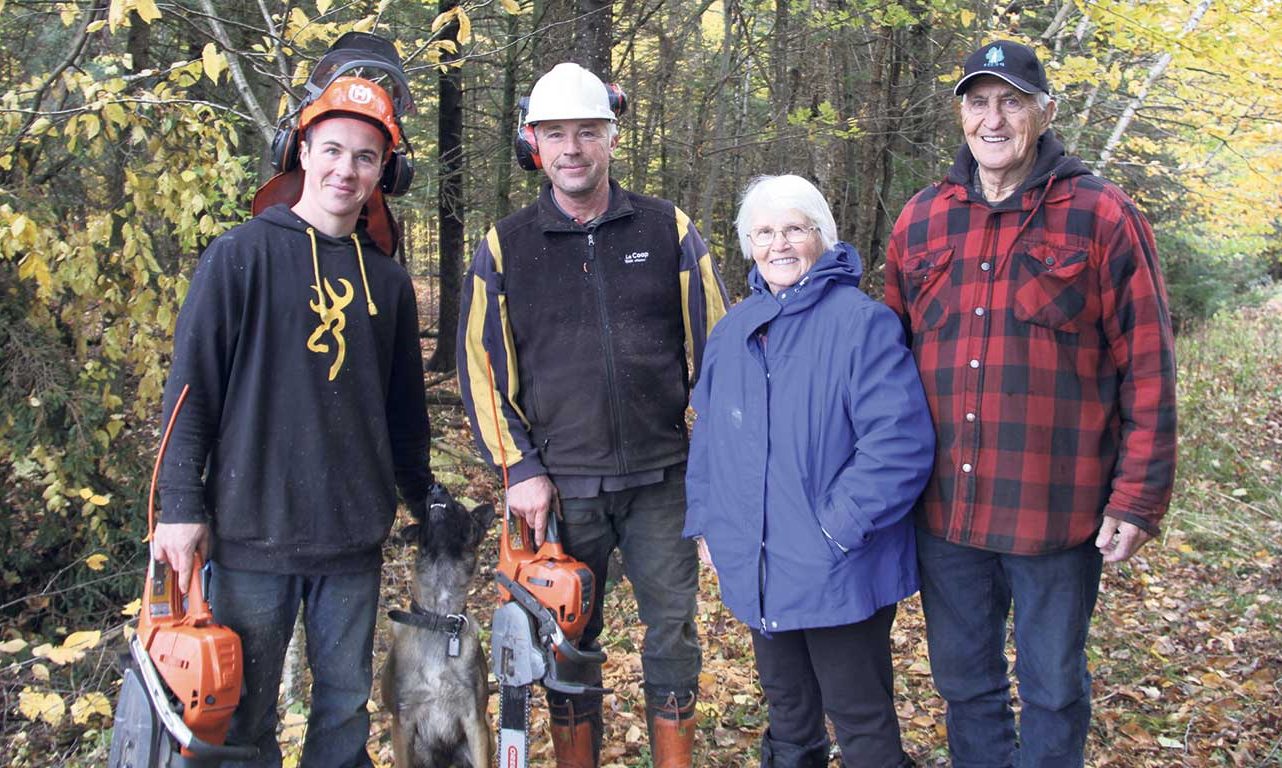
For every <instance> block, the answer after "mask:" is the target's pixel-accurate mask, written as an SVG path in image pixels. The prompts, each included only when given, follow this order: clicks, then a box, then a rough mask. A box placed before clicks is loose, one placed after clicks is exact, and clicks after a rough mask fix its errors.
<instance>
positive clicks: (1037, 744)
mask: <svg viewBox="0 0 1282 768" xmlns="http://www.w3.org/2000/svg"><path fill="white" fill-rule="evenodd" d="M917 555H918V563H919V566H920V571H921V604H922V612H923V613H924V614H925V617H926V641H927V645H928V647H929V649H930V667H931V672H932V674H933V676H934V679H935V687H936V688H937V689H938V690H939V694H940V696H942V697H943V698H944V700H945V701H946V702H948V715H947V722H948V747H949V750H950V751H951V752H952V756H953V766H954V768H1010V767H1011V766H1017V767H1018V768H1081V767H1082V765H1083V764H1084V760H1085V756H1084V752H1085V745H1086V734H1087V731H1088V729H1089V728H1090V721H1091V675H1090V672H1089V671H1088V670H1087V667H1086V634H1087V630H1088V628H1089V627H1090V622H1091V614H1092V613H1093V612H1094V610H1095V598H1096V596H1097V595H1098V594H1099V581H1100V568H1101V565H1102V559H1101V556H1100V553H1099V550H1098V549H1097V548H1096V547H1095V543H1094V541H1093V540H1090V541H1086V542H1085V543H1083V544H1081V545H1079V546H1077V547H1074V548H1073V549H1068V550H1064V551H1062V552H1054V553H1051V554H1046V555H1032V556H1029V555H1007V554H1001V553H998V552H987V551H984V550H981V549H975V548H973V547H965V546H960V545H957V544H951V543H949V542H947V541H945V540H944V539H941V538H938V537H936V536H931V535H929V534H927V533H925V532H923V531H920V530H919V531H918V532H917ZM1012 602H1013V603H1014V615H1015V621H1014V626H1015V676H1016V677H1017V678H1018V679H1019V700H1020V705H1021V710H1020V718H1019V735H1018V737H1017V736H1016V730H1015V716H1014V712H1013V710H1012V708H1011V694H1010V678H1009V676H1008V674H1007V669H1006V623H1007V617H1008V616H1009V615H1010V613H1011V604H1012Z"/></svg>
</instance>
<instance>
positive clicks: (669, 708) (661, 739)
mask: <svg viewBox="0 0 1282 768" xmlns="http://www.w3.org/2000/svg"><path fill="white" fill-rule="evenodd" d="M696 698H698V696H697V695H696V693H695V692H693V691H690V692H687V693H686V694H685V695H684V696H679V695H678V694H677V693H676V691H672V692H670V693H668V695H667V696H666V697H665V698H663V699H662V700H660V699H659V698H658V697H651V695H650V694H649V693H647V694H646V706H645V723H646V726H647V727H648V728H649V731H650V757H651V762H652V764H653V766H654V768H693V765H694V731H695V724H696V717H695V716H696V715H697V714H698V713H697V712H696V710H695V708H694V703H695V699H696Z"/></svg>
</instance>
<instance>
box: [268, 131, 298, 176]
mask: <svg viewBox="0 0 1282 768" xmlns="http://www.w3.org/2000/svg"><path fill="white" fill-rule="evenodd" d="M300 140H301V137H300V136H299V133H298V127H297V126H294V125H290V124H288V123H282V124H281V125H278V126H276V135H275V136H273V137H272V149H271V152H272V154H271V162H272V167H273V168H275V169H276V170H277V171H280V172H281V173H284V172H285V171H291V170H293V169H295V168H297V167H298V147H299V141H300Z"/></svg>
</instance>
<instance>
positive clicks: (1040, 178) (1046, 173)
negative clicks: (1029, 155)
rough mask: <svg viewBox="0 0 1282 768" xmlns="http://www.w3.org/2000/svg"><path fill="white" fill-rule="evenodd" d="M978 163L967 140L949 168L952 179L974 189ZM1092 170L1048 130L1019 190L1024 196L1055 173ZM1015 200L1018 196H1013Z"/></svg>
mask: <svg viewBox="0 0 1282 768" xmlns="http://www.w3.org/2000/svg"><path fill="white" fill-rule="evenodd" d="M976 165H977V163H976V161H975V156H974V155H973V154H971V151H970V146H969V145H968V144H966V142H964V141H963V142H962V145H961V148H960V149H958V150H957V157H956V158H955V159H954V160H953V166H952V168H950V169H949V170H948V181H950V182H952V183H954V184H960V185H961V186H963V187H965V188H967V189H970V188H971V186H972V180H973V179H974V178H975V167H976ZM1090 172H1091V171H1090V169H1089V168H1087V167H1086V165H1085V164H1084V163H1083V162H1082V161H1081V160H1079V159H1078V158H1077V157H1075V156H1072V155H1069V154H1068V153H1066V152H1065V151H1064V143H1063V142H1061V141H1060V140H1059V138H1058V137H1057V136H1056V135H1055V132H1054V131H1050V130H1047V131H1045V132H1044V133H1042V135H1041V136H1040V137H1038V139H1037V161H1036V162H1035V163H1034V164H1033V170H1032V171H1030V172H1029V174H1028V178H1027V179H1024V183H1023V184H1021V185H1020V187H1019V191H1020V193H1021V196H1022V193H1024V192H1027V191H1028V190H1030V189H1039V188H1041V187H1043V186H1045V185H1046V181H1047V180H1048V179H1049V178H1050V177H1051V176H1052V175H1053V176H1054V177H1055V178H1057V179H1068V178H1072V177H1073V176H1086V175H1089V174H1090ZM1012 199H1018V198H1015V197H1014V196H1012Z"/></svg>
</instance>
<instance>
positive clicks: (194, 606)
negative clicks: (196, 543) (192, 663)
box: [174, 551, 214, 627]
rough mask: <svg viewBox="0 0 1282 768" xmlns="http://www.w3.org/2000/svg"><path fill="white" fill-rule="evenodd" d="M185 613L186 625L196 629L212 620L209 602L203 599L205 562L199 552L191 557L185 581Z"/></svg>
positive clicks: (212, 615)
mask: <svg viewBox="0 0 1282 768" xmlns="http://www.w3.org/2000/svg"><path fill="white" fill-rule="evenodd" d="M174 591H175V592H176V591H177V590H174ZM186 612H187V616H186V621H187V623H189V624H193V625H195V626H198V627H199V626H203V625H205V624H208V623H209V622H211V621H213V620H214V614H213V612H212V611H211V610H210V609H209V600H207V599H206V598H205V561H204V558H202V557H201V556H200V552H199V551H197V552H193V553H192V555H191V577H190V578H189V579H188V580H187V608H186Z"/></svg>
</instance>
